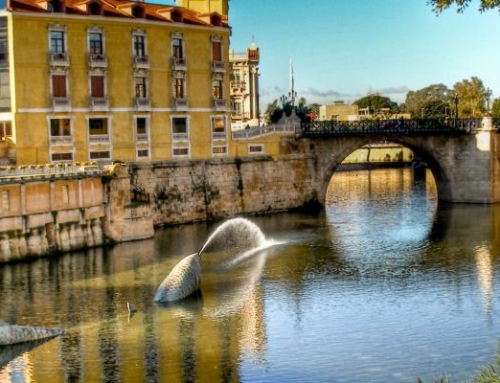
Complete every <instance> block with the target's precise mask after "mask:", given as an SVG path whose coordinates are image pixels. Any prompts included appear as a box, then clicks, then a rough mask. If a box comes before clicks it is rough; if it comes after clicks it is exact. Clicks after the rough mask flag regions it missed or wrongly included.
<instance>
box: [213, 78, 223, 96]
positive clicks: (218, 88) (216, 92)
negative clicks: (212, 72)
mask: <svg viewBox="0 0 500 383" xmlns="http://www.w3.org/2000/svg"><path fill="white" fill-rule="evenodd" d="M212 94H213V96H214V98H215V99H217V100H222V98H223V97H222V96H223V94H222V80H220V79H214V80H213V82H212Z"/></svg>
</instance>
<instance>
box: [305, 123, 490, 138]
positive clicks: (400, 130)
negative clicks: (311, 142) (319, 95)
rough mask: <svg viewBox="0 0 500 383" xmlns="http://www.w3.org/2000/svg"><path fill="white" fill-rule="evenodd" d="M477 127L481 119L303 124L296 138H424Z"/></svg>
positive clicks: (473, 129)
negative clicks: (400, 136) (381, 135)
mask: <svg viewBox="0 0 500 383" xmlns="http://www.w3.org/2000/svg"><path fill="white" fill-rule="evenodd" d="M479 127H481V119H448V120H438V119H414V120H411V119H397V120H357V121H313V122H303V123H302V124H301V131H300V132H298V135H301V136H307V137H313V136H359V135H366V134H393V135H428V134H445V135H456V134H471V133H475V132H476V131H477V129H478V128H479Z"/></svg>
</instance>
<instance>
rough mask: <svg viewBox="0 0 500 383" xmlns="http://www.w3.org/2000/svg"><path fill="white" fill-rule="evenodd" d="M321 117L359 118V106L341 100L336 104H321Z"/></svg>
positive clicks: (323, 119) (350, 119)
mask: <svg viewBox="0 0 500 383" xmlns="http://www.w3.org/2000/svg"><path fill="white" fill-rule="evenodd" d="M319 119H320V120H322V121H325V120H334V121H355V120H357V119H358V106H357V105H355V104H352V105H349V104H344V102H341V101H339V102H336V103H334V104H329V105H321V106H320V107H319Z"/></svg>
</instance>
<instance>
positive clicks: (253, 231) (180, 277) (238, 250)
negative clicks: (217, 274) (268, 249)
mask: <svg viewBox="0 0 500 383" xmlns="http://www.w3.org/2000/svg"><path fill="white" fill-rule="evenodd" d="M265 244H266V238H265V236H264V234H263V233H262V231H261V230H260V229H259V228H258V226H257V225H255V224H254V223H253V222H251V221H249V220H248V219H246V218H233V219H230V220H228V221H226V222H224V223H223V224H222V225H220V226H219V227H218V228H217V229H216V230H215V231H214V233H213V234H212V235H211V236H210V237H209V238H208V240H207V241H206V242H205V244H204V245H203V246H202V248H201V249H200V251H199V252H197V253H194V254H191V255H188V256H187V257H185V258H183V259H182V260H181V261H180V262H179V263H178V264H177V265H176V266H175V267H174V268H173V269H172V271H171V272H170V273H169V274H168V275H167V277H166V278H165V279H164V280H163V282H162V283H161V284H160V286H159V287H158V290H157V291H156V294H155V298H154V300H155V302H157V303H168V302H175V301H179V300H182V299H184V298H186V297H188V296H190V295H191V294H192V293H194V292H195V291H197V290H198V289H199V288H200V284H201V271H202V266H201V254H202V253H205V252H209V251H217V250H221V249H223V250H228V249H229V250H230V251H231V253H232V254H240V256H238V257H235V258H233V259H231V260H230V261H228V262H227V263H226V267H232V266H234V265H235V264H236V263H238V262H240V261H241V260H243V259H245V258H246V257H248V256H250V255H252V254H254V253H255V252H256V251H258V249H260V248H263V247H264V246H265Z"/></svg>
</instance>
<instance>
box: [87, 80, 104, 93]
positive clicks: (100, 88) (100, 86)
mask: <svg viewBox="0 0 500 383" xmlns="http://www.w3.org/2000/svg"><path fill="white" fill-rule="evenodd" d="M90 95H91V96H92V97H95V98H104V76H102V75H91V76H90Z"/></svg>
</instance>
